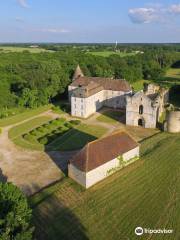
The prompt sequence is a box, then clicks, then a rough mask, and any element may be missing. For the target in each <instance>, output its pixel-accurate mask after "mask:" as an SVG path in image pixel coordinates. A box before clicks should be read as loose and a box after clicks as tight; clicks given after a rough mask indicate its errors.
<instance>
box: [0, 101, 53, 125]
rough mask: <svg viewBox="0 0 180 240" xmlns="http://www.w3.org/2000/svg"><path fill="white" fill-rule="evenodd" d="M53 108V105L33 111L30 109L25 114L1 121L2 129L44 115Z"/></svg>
mask: <svg viewBox="0 0 180 240" xmlns="http://www.w3.org/2000/svg"><path fill="white" fill-rule="evenodd" d="M51 107H52V105H46V106H42V107H39V108H36V109H32V110H30V109H28V110H26V111H25V112H23V113H20V114H17V115H15V116H12V117H7V118H4V119H1V120H0V127H6V126H9V125H12V124H16V123H19V122H21V121H24V120H26V119H28V118H30V117H33V116H36V115H37V114H40V113H43V112H45V111H47V110H50V109H51Z"/></svg>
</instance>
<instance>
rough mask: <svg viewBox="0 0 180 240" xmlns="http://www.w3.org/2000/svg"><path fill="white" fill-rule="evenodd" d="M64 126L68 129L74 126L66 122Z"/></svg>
mask: <svg viewBox="0 0 180 240" xmlns="http://www.w3.org/2000/svg"><path fill="white" fill-rule="evenodd" d="M64 126H65V127H67V128H72V124H71V123H70V122H66V123H65V124H64Z"/></svg>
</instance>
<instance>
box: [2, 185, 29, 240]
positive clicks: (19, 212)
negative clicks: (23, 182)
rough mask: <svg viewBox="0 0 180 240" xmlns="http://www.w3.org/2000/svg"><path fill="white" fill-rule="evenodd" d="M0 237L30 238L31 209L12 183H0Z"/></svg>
mask: <svg viewBox="0 0 180 240" xmlns="http://www.w3.org/2000/svg"><path fill="white" fill-rule="evenodd" d="M0 202H1V211H0V239H4V240H5V239H9V240H10V239H23V240H31V239H32V234H33V228H32V227H31V220H32V211H31V209H30V207H29V205H28V201H27V199H26V197H25V195H24V194H23V193H22V192H21V191H20V190H19V189H18V188H17V187H16V186H14V185H13V184H12V183H5V184H3V183H0Z"/></svg>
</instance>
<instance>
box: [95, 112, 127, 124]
mask: <svg viewBox="0 0 180 240" xmlns="http://www.w3.org/2000/svg"><path fill="white" fill-rule="evenodd" d="M122 116H123V113H122V112H119V111H112V110H108V111H105V112H103V113H102V114H101V115H100V116H99V117H97V120H98V121H100V122H104V123H110V124H116V123H117V122H119V118H120V117H122Z"/></svg>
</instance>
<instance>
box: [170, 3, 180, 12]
mask: <svg viewBox="0 0 180 240" xmlns="http://www.w3.org/2000/svg"><path fill="white" fill-rule="evenodd" d="M169 12H170V13H173V14H180V4H173V5H171V6H170V7H169Z"/></svg>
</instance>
